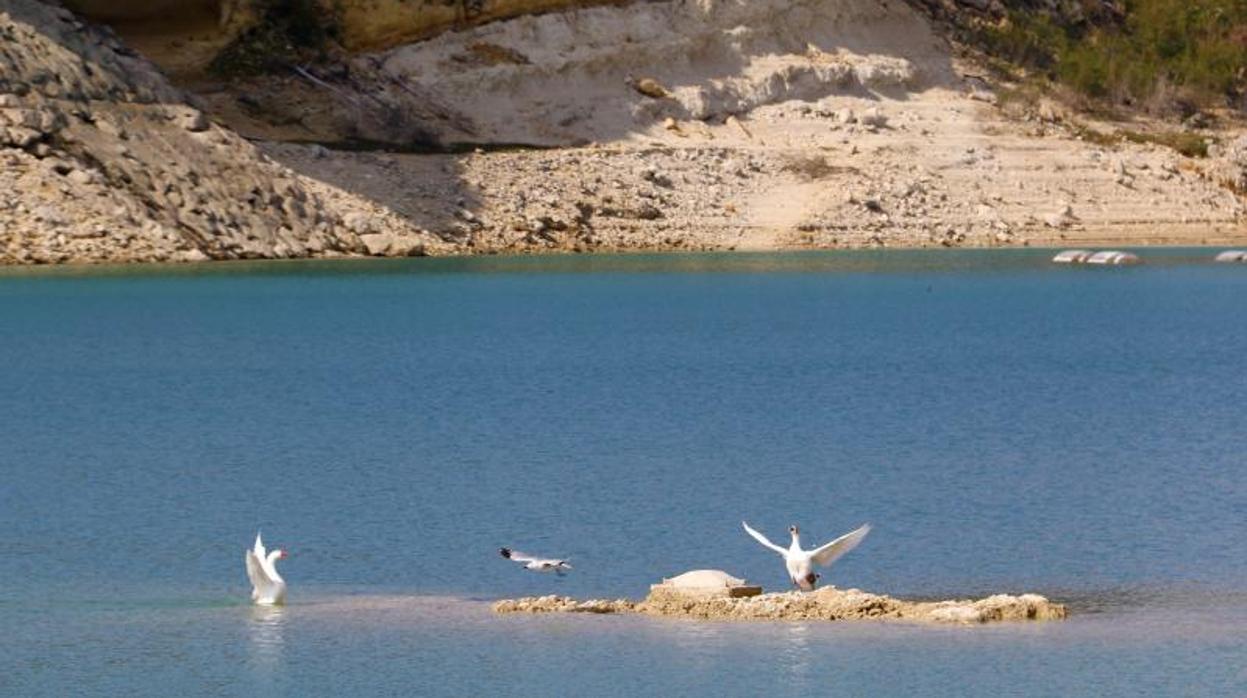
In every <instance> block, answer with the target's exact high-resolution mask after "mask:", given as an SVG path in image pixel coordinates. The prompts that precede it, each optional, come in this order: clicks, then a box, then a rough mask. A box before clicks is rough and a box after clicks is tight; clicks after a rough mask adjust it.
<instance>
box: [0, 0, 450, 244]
mask: <svg viewBox="0 0 1247 698" xmlns="http://www.w3.org/2000/svg"><path fill="white" fill-rule="evenodd" d="M0 44H2V45H3V46H4V50H3V51H0V163H2V165H0V190H3V191H5V192H8V193H9V194H8V195H7V196H6V197H5V200H4V201H0V229H3V230H5V231H6V235H5V236H4V238H3V239H0V263H55V262H84V261H85V262H132V261H194V260H199V259H255V258H283V257H309V256H325V255H343V254H362V253H364V252H365V251H366V246H365V244H364V243H362V242H361V240H360V239H359V236H358V235H357V234H356V233H355V232H354V231H352V230H350V229H349V228H348V227H347V226H346V225H344V218H345V214H347V213H351V212H355V213H357V214H361V215H366V216H367V218H368V220H370V221H371V222H372V223H373V228H374V230H373V232H376V233H380V234H384V235H387V236H388V237H389V238H391V239H390V240H388V241H387V245H386V250H387V251H389V252H390V253H392V254H426V253H432V252H436V251H439V250H445V249H447V248H448V245H446V244H445V243H442V242H441V241H440V240H439V239H436V238H433V237H431V236H429V235H427V234H426V233H424V232H423V231H421V230H418V229H416V228H414V227H413V226H412V225H411V224H410V223H409V222H407V221H406V220H404V219H401V218H399V217H398V216H396V215H394V214H393V213H392V212H389V211H388V210H386V209H384V208H382V207H380V206H378V205H376V204H373V203H370V202H366V201H364V200H362V199H360V198H358V197H355V196H352V195H349V194H347V193H345V192H343V191H341V190H338V189H335V188H333V187H331V186H328V185H325V184H322V183H320V182H316V181H314V180H311V179H308V178H305V177H302V176H300V175H297V174H295V173H293V172H292V171H290V170H288V169H287V168H285V167H283V166H281V165H278V164H277V163H275V162H273V161H272V160H270V159H269V158H267V157H265V156H264V155H263V154H262V153H260V152H259V151H258V150H257V149H256V148H255V147H254V146H253V145H252V144H250V143H248V142H247V141H245V140H243V139H242V138H240V137H238V136H237V135H236V134H234V133H233V132H231V131H229V130H227V129H224V128H222V127H220V126H218V125H216V124H213V123H212V122H211V121H210V120H209V119H208V118H207V117H206V116H205V115H204V114H203V113H202V112H201V111H199V110H198V109H195V108H193V107H191V106H189V105H188V104H186V100H185V98H184V96H183V95H182V93H181V92H180V91H178V90H177V89H175V88H174V87H173V86H171V85H170V84H169V83H168V81H167V80H166V79H165V78H164V77H163V76H162V75H161V74H160V73H159V72H158V71H157V70H156V69H155V67H153V66H152V65H151V64H150V63H148V62H147V61H146V60H144V59H143V58H141V57H139V56H138V55H137V54H135V53H134V52H133V51H131V50H129V49H128V48H127V47H126V46H125V45H123V44H121V43H120V42H119V41H118V40H117V39H116V38H115V37H114V36H112V35H111V33H110V32H108V31H107V30H105V29H98V28H94V27H92V26H89V25H87V24H84V23H83V22H81V21H79V20H78V19H77V18H76V17H75V16H74V15H73V14H72V13H70V12H68V11H67V10H65V9H63V8H59V7H55V6H52V5H47V4H44V3H41V2H36V1H35V0H0ZM51 211H54V212H55V215H52V214H51V213H48V212H51ZM40 212H43V213H40ZM45 214H46V215H45Z"/></svg>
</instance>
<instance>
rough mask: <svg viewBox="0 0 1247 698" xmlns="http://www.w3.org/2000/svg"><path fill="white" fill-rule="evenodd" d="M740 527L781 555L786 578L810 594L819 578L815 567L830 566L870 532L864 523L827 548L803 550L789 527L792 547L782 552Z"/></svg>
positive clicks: (782, 549)
mask: <svg viewBox="0 0 1247 698" xmlns="http://www.w3.org/2000/svg"><path fill="white" fill-rule="evenodd" d="M740 525H741V526H744V527H745V533H748V534H749V535H751V536H753V538H754V540H756V541H758V542H759V543H761V544H762V545H765V546H766V547H768V548H770V549H771V550H774V551H775V552H777V553H779V554H780V555H781V556H783V558H784V566H785V567H787V568H788V578H789V579H791V580H792V583H793V584H794V585H796V586H797V588H799V589H801V590H802V591H813V590H814V586H815V585H816V584H817V583H818V578H819V577H820V576H822V575H819V574H818V573H816V572H815V571H814V565H819V566H820V567H826V566H828V565H830V564H831V563H833V562H835V561H836V559H837V558H839V557H840V556H841V555H843V554H845V553H847V552H849V551H850V550H852V549H853V548H856V547H857V544H858V543H861V542H862V539H863V538H865V537H866V534H867V533H870V524H866V525H864V526H862V527H861V528H859V529H857V530H856V531H852V532H850V533H846V534H844V535H843V536H840V537H839V538H837V539H835V540H833V541H832V542H830V543H828V544H826V545H823V546H820V547H817V548H814V549H813V550H802V549H801V533H800V531H799V530H798V529H797V527H796V526H795V525H794V526H789V527H788V532H789V533H791V534H792V545H790V546H788V548H787V549H786V550H785V549H784V548H781V547H779V546H778V545H775V544H774V543H772V542H771V541H769V540H767V539H766V536H764V535H762V534H761V533H758V532H757V531H755V530H753V529H752V528H749V524H747V523H745V522H744V521H741V522H740Z"/></svg>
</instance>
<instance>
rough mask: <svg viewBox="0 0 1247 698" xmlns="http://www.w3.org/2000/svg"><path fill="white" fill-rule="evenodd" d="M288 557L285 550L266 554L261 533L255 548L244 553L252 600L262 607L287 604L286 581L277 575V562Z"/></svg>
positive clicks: (256, 537)
mask: <svg viewBox="0 0 1247 698" xmlns="http://www.w3.org/2000/svg"><path fill="white" fill-rule="evenodd" d="M284 557H286V551H285V550H280V549H278V550H274V551H273V552H271V553H270V552H266V551H265V550H264V543H263V541H261V540H260V534H259V532H256V534H255V547H254V548H252V549H251V550H248V551H247V552H245V553H243V559H244V560H245V561H246V563H247V578H248V579H250V580H251V600H252V601H253V602H255V603H257V604H260V605H262V606H277V605H281V604H284V603H286V580H284V579H282V578H281V575H280V574H277V561H278V560H280V559H282V558H284Z"/></svg>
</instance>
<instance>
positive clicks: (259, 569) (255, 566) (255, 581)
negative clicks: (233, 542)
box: [243, 550, 269, 589]
mask: <svg viewBox="0 0 1247 698" xmlns="http://www.w3.org/2000/svg"><path fill="white" fill-rule="evenodd" d="M243 558H244V560H245V562H246V563H247V579H249V580H251V587H252V588H253V589H262V588H264V587H265V586H266V585H268V584H269V578H268V574H266V573H265V572H264V565H262V564H260V559H259V558H257V557H256V556H255V552H254V551H251V550H248V551H247V552H245V553H243Z"/></svg>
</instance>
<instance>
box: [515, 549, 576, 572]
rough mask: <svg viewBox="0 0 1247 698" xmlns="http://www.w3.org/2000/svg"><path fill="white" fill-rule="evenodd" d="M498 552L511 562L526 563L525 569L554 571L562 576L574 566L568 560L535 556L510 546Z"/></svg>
mask: <svg viewBox="0 0 1247 698" xmlns="http://www.w3.org/2000/svg"><path fill="white" fill-rule="evenodd" d="M498 553H499V554H500V555H502V556H503V557H505V558H506V559H508V560H510V561H511V562H518V563H520V564H521V565H524V569H528V570H532V571H534V572H554V573H555V574H558V575H559V576H562V575H563V574H564V573H565V572H566V571H567V570H570V569H571V568H572V566H571V565H569V564H567V560H561V559H558V558H541V557H533V556H532V555H529V554H527V553H521V552H520V551H518V550H512V549H510V548H501V549H499V550H498Z"/></svg>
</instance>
